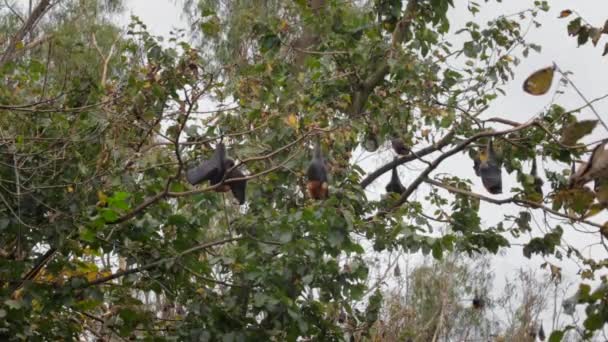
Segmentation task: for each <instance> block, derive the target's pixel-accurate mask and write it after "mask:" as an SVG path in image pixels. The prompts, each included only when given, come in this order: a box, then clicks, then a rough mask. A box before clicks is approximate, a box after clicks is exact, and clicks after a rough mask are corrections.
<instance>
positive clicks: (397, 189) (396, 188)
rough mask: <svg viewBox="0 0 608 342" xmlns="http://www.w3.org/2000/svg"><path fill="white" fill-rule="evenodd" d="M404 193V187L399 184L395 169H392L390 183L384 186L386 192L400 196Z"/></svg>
mask: <svg viewBox="0 0 608 342" xmlns="http://www.w3.org/2000/svg"><path fill="white" fill-rule="evenodd" d="M404 191H405V187H404V186H403V184H401V181H400V180H399V175H398V174H397V167H396V166H395V167H394V168H393V174H392V175H391V181H390V182H388V184H386V192H389V193H390V192H392V193H395V194H402V193H403V192H404Z"/></svg>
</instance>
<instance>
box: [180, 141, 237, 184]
mask: <svg viewBox="0 0 608 342" xmlns="http://www.w3.org/2000/svg"><path fill="white" fill-rule="evenodd" d="M233 164H234V162H233ZM225 165H226V147H225V146H224V144H223V143H218V144H217V145H216V146H215V151H214V152H213V156H212V157H211V159H209V160H203V161H202V162H201V163H200V165H199V166H197V167H194V168H192V169H190V170H188V171H187V172H186V180H187V181H188V183H190V184H192V185H196V184H199V183H202V182H204V181H209V183H211V185H215V184H217V183H219V182H221V181H222V179H223V178H224V173H225V172H226V167H225Z"/></svg>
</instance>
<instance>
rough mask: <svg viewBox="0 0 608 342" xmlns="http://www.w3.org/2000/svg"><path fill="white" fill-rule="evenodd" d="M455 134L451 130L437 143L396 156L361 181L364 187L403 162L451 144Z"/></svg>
mask: <svg viewBox="0 0 608 342" xmlns="http://www.w3.org/2000/svg"><path fill="white" fill-rule="evenodd" d="M454 134H455V130H451V131H449V132H448V134H446V135H445V136H444V137H443V138H441V140H439V141H438V142H436V143H435V144H433V145H431V146H428V147H425V148H423V149H421V150H419V151H417V152H412V153H410V154H408V155H405V156H402V157H399V158H396V159H395V160H393V161H391V162H390V163H387V164H386V165H384V166H382V167H380V168H379V169H377V170H376V171H374V172H372V173H370V174H368V175H367V176H366V177H365V178H364V179H363V180H362V181H361V183H360V185H361V187H362V188H366V187H367V186H368V185H370V184H371V183H372V182H373V181H374V180H376V179H377V178H378V177H380V176H382V175H383V174H384V173H386V172H388V171H390V170H392V169H393V168H394V167H396V166H399V165H401V164H405V163H407V162H410V161H412V160H416V159H418V158H420V157H424V156H426V155H428V154H431V153H433V152H436V151H438V150H440V149H442V148H443V147H445V146H447V145H449V144H450V143H451V142H452V138H454Z"/></svg>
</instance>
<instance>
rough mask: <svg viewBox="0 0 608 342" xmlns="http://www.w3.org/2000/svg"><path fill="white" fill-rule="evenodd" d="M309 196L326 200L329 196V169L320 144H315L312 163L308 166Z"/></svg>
mask: <svg viewBox="0 0 608 342" xmlns="http://www.w3.org/2000/svg"><path fill="white" fill-rule="evenodd" d="M307 176H308V184H307V188H308V194H309V195H310V197H312V198H314V199H325V198H327V195H328V187H329V184H328V183H327V168H326V167H325V160H324V159H323V155H322V153H321V146H320V145H319V142H317V143H315V149H314V153H313V158H312V161H311V162H310V165H309V166H308V171H307Z"/></svg>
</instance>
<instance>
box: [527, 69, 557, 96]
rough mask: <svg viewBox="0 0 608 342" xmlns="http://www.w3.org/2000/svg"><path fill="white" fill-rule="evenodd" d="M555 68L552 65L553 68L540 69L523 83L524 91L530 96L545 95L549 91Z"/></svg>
mask: <svg viewBox="0 0 608 342" xmlns="http://www.w3.org/2000/svg"><path fill="white" fill-rule="evenodd" d="M556 68H557V66H556V65H555V64H553V66H550V67H546V68H543V69H540V70H538V71H535V72H534V73H533V74H532V75H530V76H528V78H526V81H525V82H524V86H523V88H524V91H525V92H526V93H528V94H531V95H544V94H546V93H547V92H548V91H549V89H551V84H552V83H553V74H554V73H555V69H556Z"/></svg>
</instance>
